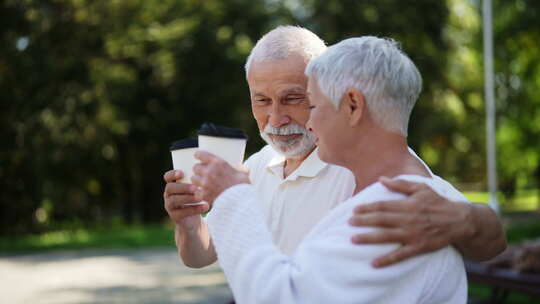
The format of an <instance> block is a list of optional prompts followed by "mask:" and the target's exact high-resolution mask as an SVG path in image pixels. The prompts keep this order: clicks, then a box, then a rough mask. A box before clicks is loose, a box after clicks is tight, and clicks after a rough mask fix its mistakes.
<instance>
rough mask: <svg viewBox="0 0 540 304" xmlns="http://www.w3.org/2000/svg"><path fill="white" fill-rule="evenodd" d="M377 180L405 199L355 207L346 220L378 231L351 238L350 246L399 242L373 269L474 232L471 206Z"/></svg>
mask: <svg viewBox="0 0 540 304" xmlns="http://www.w3.org/2000/svg"><path fill="white" fill-rule="evenodd" d="M380 181H381V182H382V183H383V184H384V185H385V186H386V187H387V188H388V189H390V190H391V191H395V192H401V193H403V194H406V195H408V197H407V198H405V199H402V200H396V201H380V202H374V203H370V204H364V205H359V206H357V207H356V208H355V209H354V215H353V216H352V217H351V219H350V220H349V223H350V224H351V225H353V226H376V227H380V229H377V230H376V231H374V232H371V233H366V234H357V235H354V236H353V237H352V242H353V243H356V244H378V243H401V246H400V247H399V248H398V249H396V250H394V251H393V252H390V253H389V254H387V255H385V256H382V257H379V258H377V259H376V260H375V261H373V266H375V267H384V266H387V265H390V264H393V263H397V262H399V261H402V260H404V259H407V258H409V257H412V256H415V255H418V254H421V253H426V252H431V251H435V250H437V249H440V248H443V247H446V246H448V245H450V244H452V243H454V242H457V241H459V240H462V239H466V238H470V237H472V236H473V235H474V234H475V233H476V231H475V223H474V222H473V208H472V205H471V204H469V203H466V202H461V203H460V202H452V201H449V200H447V199H445V198H444V197H441V196H439V195H438V194H437V193H435V192H434V191H433V190H432V189H431V188H430V187H428V186H427V185H425V184H422V183H413V182H409V181H404V180H399V179H398V180H390V179H388V178H381V179H380Z"/></svg>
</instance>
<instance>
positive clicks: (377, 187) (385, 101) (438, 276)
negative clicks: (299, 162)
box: [192, 37, 467, 303]
mask: <svg viewBox="0 0 540 304" xmlns="http://www.w3.org/2000/svg"><path fill="white" fill-rule="evenodd" d="M306 75H307V76H308V77H309V82H308V94H309V98H310V103H311V104H310V108H311V115H310V118H309V121H308V124H307V126H308V127H309V130H310V131H311V132H313V134H314V135H315V136H316V138H317V146H318V148H317V149H318V150H317V152H318V155H319V157H320V158H321V160H323V161H325V162H328V163H331V164H336V165H339V166H343V167H345V168H347V169H349V170H350V171H351V172H353V174H354V177H355V181H356V189H355V191H354V192H355V195H354V196H353V197H352V198H350V199H348V200H347V201H345V202H344V203H342V204H341V205H339V206H338V207H336V208H335V209H333V210H332V211H331V212H330V213H329V214H328V216H326V217H325V218H323V219H322V220H321V221H320V222H319V223H318V224H317V225H316V226H315V227H314V228H313V229H312V230H311V232H310V233H309V234H308V236H307V237H306V238H305V239H303V241H302V242H301V243H300V245H299V246H298V248H297V249H296V250H295V252H294V253H293V254H292V255H290V256H288V255H285V254H283V253H282V252H280V251H279V250H278V249H277V247H276V246H275V245H274V244H273V242H272V238H271V234H270V232H269V230H268V227H267V226H266V224H265V220H264V215H263V214H262V211H261V210H260V207H259V204H257V203H256V202H257V201H258V200H260V198H259V197H257V192H256V191H255V190H254V188H253V186H251V185H249V178H248V175H247V174H246V173H243V172H241V171H237V170H235V169H233V168H231V167H230V166H229V165H228V164H226V163H225V162H224V161H223V160H221V159H219V158H217V157H215V156H213V155H211V154H209V153H206V152H203V151H201V152H198V154H197V156H196V157H197V158H198V159H199V160H200V161H201V162H200V164H198V165H196V166H195V167H194V172H195V175H194V176H193V178H192V182H193V184H194V187H197V190H196V192H195V193H196V197H198V198H200V199H204V200H205V201H207V202H209V204H211V205H212V210H211V211H210V213H209V216H208V218H207V222H208V226H209V229H210V234H211V236H212V239H213V242H214V246H215V249H216V252H217V256H218V260H219V262H220V264H221V266H222V267H223V269H224V271H225V275H226V276H227V279H228V281H229V283H230V286H231V288H232V290H233V293H234V296H235V299H236V301H237V302H238V303H398V302H401V303H465V302H466V294H467V280H466V276H465V270H464V266H463V261H462V258H461V256H460V254H459V253H458V252H457V251H456V250H455V249H454V248H452V247H444V248H442V249H440V250H437V251H434V252H431V253H428V254H424V255H420V256H416V257H414V258H411V259H408V260H406V261H404V262H401V263H399V264H395V265H393V266H389V267H386V268H380V269H376V268H374V267H373V266H372V265H371V261H372V260H373V259H374V258H375V257H377V256H380V255H384V254H386V253H388V252H391V251H392V250H395V249H396V248H397V247H398V246H399V244H380V245H378V244H372V245H361V246H359V245H354V244H352V243H351V241H350V239H351V237H352V236H353V235H355V234H358V233H362V232H368V231H372V230H373V228H367V227H354V226H351V225H350V224H349V223H348V221H349V218H350V217H351V215H352V214H353V210H354V208H355V207H356V206H357V205H360V204H365V203H369V202H373V201H381V200H385V201H390V200H395V199H399V198H402V197H403V195H402V194H397V193H393V192H391V191H390V190H388V189H387V188H386V187H385V186H384V185H383V184H382V183H381V182H380V180H381V179H383V178H391V179H400V180H405V181H413V182H419V183H423V184H424V185H425V186H424V187H429V188H431V189H432V190H433V191H435V192H437V193H438V194H439V195H441V196H443V197H446V198H447V199H450V200H465V198H464V197H463V196H462V195H461V194H460V193H459V192H458V191H456V190H455V189H454V188H453V187H452V186H451V185H450V184H449V183H447V182H446V181H444V180H442V179H441V178H439V177H436V176H434V175H433V174H432V173H431V171H430V170H429V168H427V166H425V164H424V163H423V162H422V161H421V160H420V159H419V158H418V157H417V156H416V155H414V154H413V153H411V151H410V150H409V149H408V146H407V138H406V137H407V125H408V121H409V116H410V113H411V111H412V108H413V106H414V104H415V102H416V100H417V98H418V95H419V93H420V91H421V85H422V79H421V76H420V73H419V72H418V70H417V68H416V66H415V65H414V63H413V62H412V61H411V60H410V59H409V58H408V57H407V56H406V55H405V54H404V53H403V52H401V51H400V50H399V48H398V47H397V45H396V43H395V42H393V41H391V40H386V39H380V38H376V37H362V38H352V39H347V40H344V41H342V42H340V43H338V44H336V45H334V46H331V47H330V48H328V50H327V51H325V52H324V53H323V54H322V55H320V56H319V57H317V58H315V59H313V60H312V61H310V62H309V64H308V66H307V68H306ZM338 182H339V181H336V183H338ZM305 206H306V208H309V202H305Z"/></svg>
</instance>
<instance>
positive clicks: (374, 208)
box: [353, 200, 407, 214]
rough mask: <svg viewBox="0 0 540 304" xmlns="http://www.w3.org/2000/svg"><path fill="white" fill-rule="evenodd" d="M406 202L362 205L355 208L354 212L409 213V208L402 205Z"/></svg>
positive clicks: (380, 202)
mask: <svg viewBox="0 0 540 304" xmlns="http://www.w3.org/2000/svg"><path fill="white" fill-rule="evenodd" d="M404 201H405V200H399V201H378V202H374V203H368V204H360V205H358V206H356V207H355V208H354V210H353V212H354V213H355V214H359V213H368V212H404V211H407V206H404V204H402V203H401V202H404Z"/></svg>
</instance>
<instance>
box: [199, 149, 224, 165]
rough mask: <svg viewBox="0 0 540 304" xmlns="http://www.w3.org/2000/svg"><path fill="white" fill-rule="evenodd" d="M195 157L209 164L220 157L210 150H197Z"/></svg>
mask: <svg viewBox="0 0 540 304" xmlns="http://www.w3.org/2000/svg"><path fill="white" fill-rule="evenodd" d="M195 158H196V159H198V160H200V161H201V163H202V164H207V163H209V162H211V161H212V160H214V159H217V158H218V157H217V156H215V155H214V154H212V153H210V152H206V151H202V150H199V151H197V152H195Z"/></svg>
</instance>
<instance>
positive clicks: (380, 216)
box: [349, 212, 410, 227]
mask: <svg viewBox="0 0 540 304" xmlns="http://www.w3.org/2000/svg"><path fill="white" fill-rule="evenodd" d="M408 217H409V215H408V214H402V213H392V212H386V213H381V212H372V213H367V214H355V215H353V216H352V217H351V218H350V219H349V224H350V225H352V226H377V227H399V226H402V225H403V223H404V222H405V223H406V222H410V219H409V218H408Z"/></svg>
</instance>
